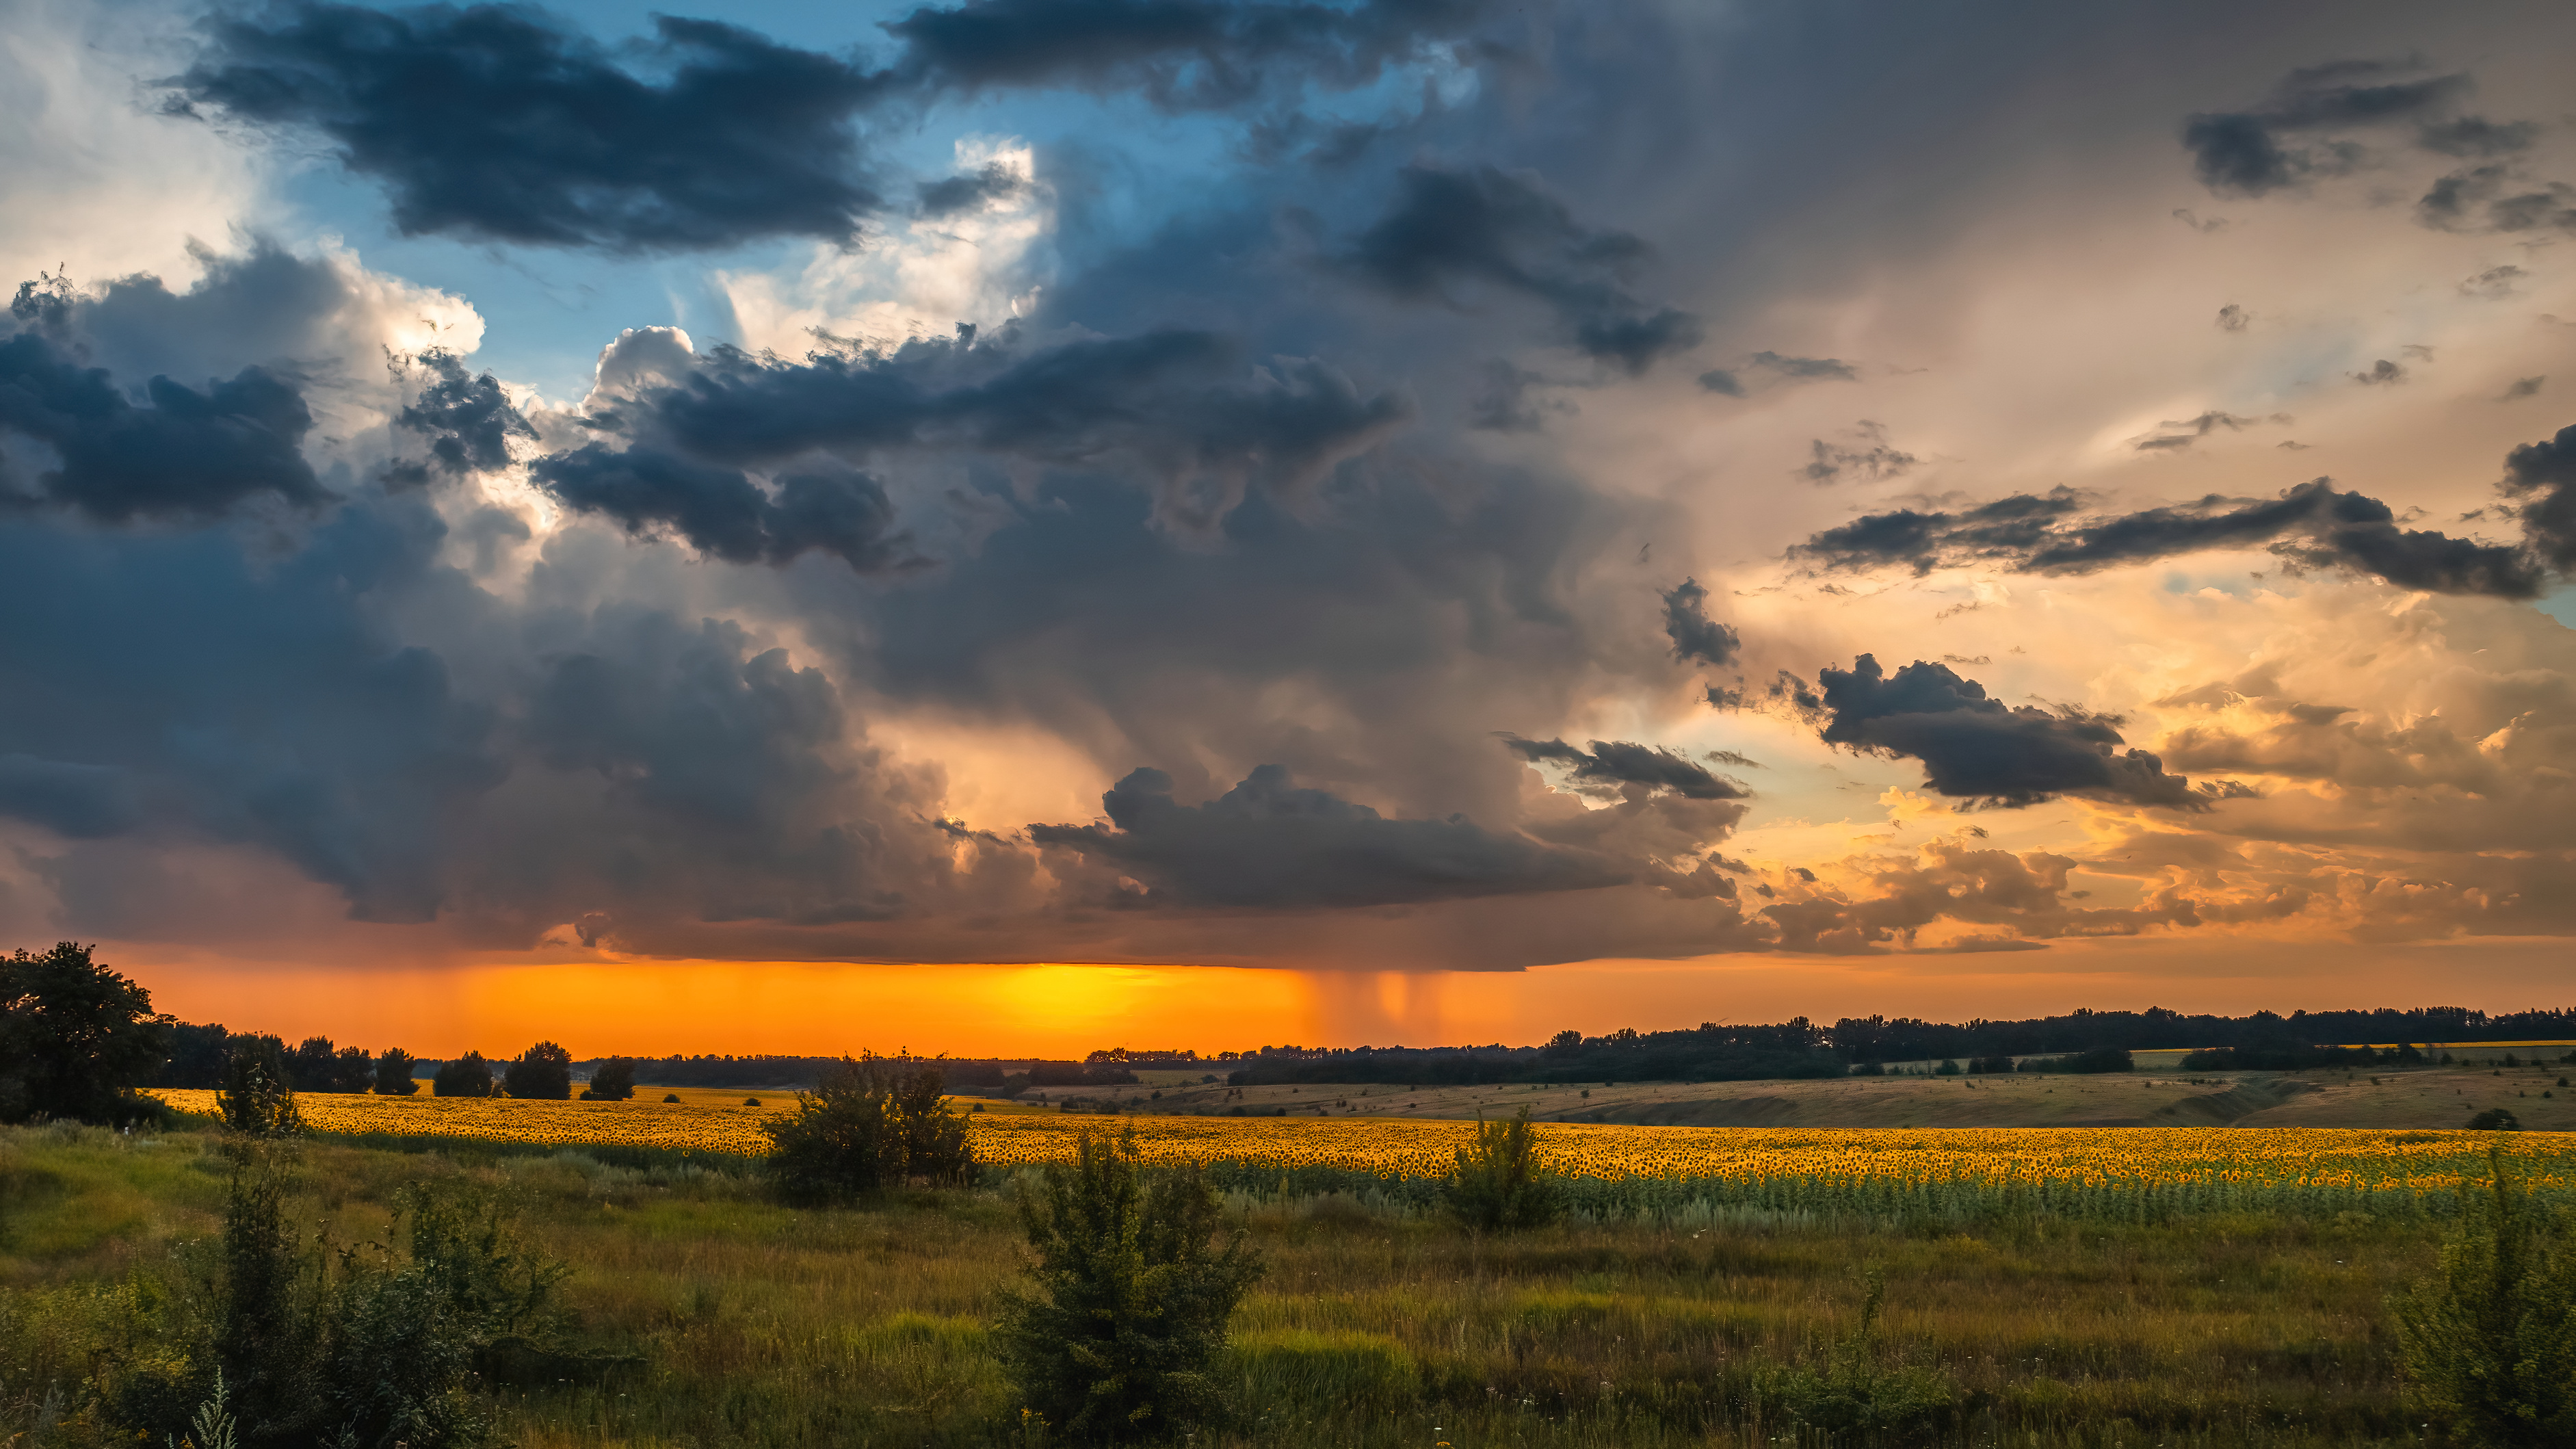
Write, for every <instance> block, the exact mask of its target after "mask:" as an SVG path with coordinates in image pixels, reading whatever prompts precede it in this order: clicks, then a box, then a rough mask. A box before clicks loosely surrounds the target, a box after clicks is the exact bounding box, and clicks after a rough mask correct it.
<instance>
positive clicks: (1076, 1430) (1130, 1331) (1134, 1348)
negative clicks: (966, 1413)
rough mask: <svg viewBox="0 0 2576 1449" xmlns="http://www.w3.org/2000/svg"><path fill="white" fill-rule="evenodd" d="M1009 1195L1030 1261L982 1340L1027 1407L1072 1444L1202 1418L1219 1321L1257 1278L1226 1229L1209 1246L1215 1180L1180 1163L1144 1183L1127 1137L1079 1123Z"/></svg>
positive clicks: (1172, 1429) (1248, 1255) (1211, 1386)
mask: <svg viewBox="0 0 2576 1449" xmlns="http://www.w3.org/2000/svg"><path fill="white" fill-rule="evenodd" d="M1074 1151H1075V1159H1074V1161H1073V1162H1072V1164H1070V1165H1066V1164H1061V1163H1053V1164H1049V1165H1048V1167H1047V1168H1046V1172H1045V1177H1044V1180H1043V1184H1044V1185H1043V1186H1042V1187H1040V1188H1039V1189H1037V1190H1036V1191H1034V1192H1029V1193H1026V1194H1024V1195H1023V1196H1022V1197H1021V1199H1020V1218H1021V1223H1022V1225H1023V1226H1024V1227H1025V1228H1026V1229H1027V1231H1028V1237H1029V1246H1030V1248H1031V1249H1033V1250H1034V1251H1035V1252H1036V1254H1037V1261H1036V1263H1034V1264H1033V1265H1032V1266H1031V1267H1030V1269H1029V1283H1028V1285H1027V1286H1026V1287H1025V1288H1023V1289H1019V1290H1015V1291H1012V1292H1009V1293H1006V1294H1005V1295H1004V1298H1003V1302H1002V1311H1001V1317H1000V1321H999V1324H998V1325H997V1327H996V1329H995V1331H994V1339H995V1345H996V1347H997V1349H998V1350H999V1352H1000V1355H1001V1358H1002V1362H1003V1365H1004V1367H1005V1368H1006V1369H1007V1370H1008V1371H1009V1373H1010V1375H1011V1379H1012V1382H1013V1383H1014V1384H1015V1385H1016V1386H1017V1387H1018V1389H1019V1391H1020V1395H1021V1402H1022V1403H1023V1404H1024V1405H1025V1406H1026V1408H1027V1411H1028V1412H1029V1413H1030V1414H1032V1415H1035V1416H1037V1417H1039V1418H1042V1419H1044V1421H1045V1422H1046V1424H1047V1425H1048V1426H1050V1427H1051V1428H1053V1429H1054V1430H1055V1431H1057V1432H1059V1433H1062V1434H1064V1435H1065V1436H1066V1437H1068V1438H1070V1439H1072V1440H1074V1441H1076V1442H1089V1443H1103V1442H1106V1443H1116V1442H1123V1441H1130V1440H1137V1439H1150V1438H1160V1437H1166V1436H1169V1435H1171V1434H1174V1433H1176V1432H1178V1431H1180V1430H1182V1429H1184V1428H1187V1427H1189V1426H1191V1425H1194V1424H1201V1423H1205V1422H1208V1421H1209V1420H1211V1419H1213V1418H1215V1417H1216V1416H1217V1415H1218V1413H1219V1412H1220V1411H1221V1409H1222V1407H1223V1400H1222V1398H1221V1396H1220V1394H1219V1392H1218V1390H1217V1386H1216V1382H1215V1379H1214V1376H1213V1370H1214V1368H1215V1364H1216V1360H1217V1357H1218V1355H1219V1354H1221V1353H1222V1352H1223V1351H1224V1349H1225V1346H1226V1323H1227V1320H1228V1319H1230V1318H1231V1317H1232V1316H1233V1314H1234V1309H1235V1305H1236V1304H1238V1303H1240V1302H1241V1301H1242V1299H1243V1295H1244V1294H1245V1292H1247V1291H1248V1290H1250V1288H1251V1287H1252V1285H1253V1283H1254V1282H1255V1281H1256V1280H1257V1279H1258V1278H1259V1277H1260V1276H1261V1271H1262V1264H1261V1260H1260V1258H1259V1257H1258V1256H1257V1255H1256V1254H1255V1253H1254V1252H1253V1251H1252V1249H1251V1248H1250V1247H1249V1246H1248V1245H1247V1244H1246V1243H1245V1241H1244V1235H1243V1234H1242V1232H1241V1231H1237V1232H1235V1233H1234V1234H1233V1235H1232V1236H1231V1237H1230V1238H1229V1239H1228V1240H1227V1241H1226V1244H1225V1247H1224V1249H1223V1251H1221V1252H1211V1251H1210V1250H1209V1246H1208V1242H1209V1239H1210V1238H1211V1237H1212V1236H1214V1234H1215V1232H1216V1230H1217V1217H1218V1212H1219V1209H1218V1206H1217V1198H1216V1192H1215V1190H1214V1189H1213V1188H1211V1187H1210V1186H1209V1185H1208V1182H1207V1179H1206V1177H1205V1176H1203V1175H1202V1174H1201V1173H1200V1171H1199V1169H1198V1168H1197V1167H1196V1166H1195V1165H1193V1166H1191V1167H1188V1168H1184V1169H1181V1170H1179V1171H1175V1172H1169V1173H1164V1174H1159V1175H1157V1176H1156V1177H1155V1178H1154V1179H1153V1180H1152V1182H1151V1183H1150V1184H1149V1183H1147V1182H1145V1181H1144V1180H1143V1178H1142V1175H1141V1174H1140V1173H1139V1172H1138V1170H1137V1166H1136V1138H1135V1134H1134V1133H1133V1132H1132V1131H1131V1132H1124V1133H1121V1134H1120V1135H1119V1136H1118V1138H1117V1139H1116V1140H1115V1141H1108V1140H1103V1139H1099V1138H1095V1137H1093V1136H1091V1135H1090V1134H1089V1133H1084V1134H1083V1135H1082V1137H1081V1138H1080V1140H1079V1141H1078V1142H1077V1143H1076V1144H1075V1149H1074Z"/></svg>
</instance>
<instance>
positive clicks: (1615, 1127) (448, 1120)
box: [160, 1091, 2576, 1219]
mask: <svg viewBox="0 0 2576 1449" xmlns="http://www.w3.org/2000/svg"><path fill="white" fill-rule="evenodd" d="M160 1095H161V1096H162V1098H163V1099H164V1100H165V1101H168V1102H169V1103H170V1104H171V1105H172V1106H174V1107H177V1108H179V1109H180V1110H182V1111H185V1112H190V1113H195V1114H208V1115H210V1114H211V1113H212V1110H213V1105H214V1104H213V1094H212V1093H210V1092H176V1091H172V1092H164V1093H161V1094H160ZM786 1100H788V1099H774V1100H773V1099H764V1101H763V1105H761V1106H759V1107H753V1106H749V1105H746V1104H745V1103H744V1102H743V1100H742V1099H741V1098H735V1099H733V1100H732V1101H731V1102H722V1101H708V1102H698V1103H690V1102H686V1101H683V1102H680V1103H664V1102H658V1101H635V1102H580V1101H569V1102H549V1101H516V1100H511V1099H508V1098H490V1097H482V1098H421V1097H408V1098H400V1097H395V1098H388V1097H373V1096H355V1095H352V1096H335V1095H322V1094H309V1093H308V1094H306V1095H304V1096H302V1097H300V1098H298V1103H299V1105H300V1107H301V1109H302V1111H303V1114H304V1116H305V1119H306V1121H307V1122H308V1124H309V1125H310V1126H311V1127H312V1128H313V1129H314V1130H316V1131H320V1132H327V1133H335V1134H351V1135H357V1136H362V1137H364V1136H373V1137H379V1138H382V1139H385V1140H386V1141H387V1142H388V1144H389V1145H395V1144H399V1145H412V1146H433V1147H434V1146H438V1145H440V1144H442V1143H454V1144H455V1145H456V1146H457V1147H458V1148H459V1149H463V1148H466V1147H469V1146H471V1145H472V1144H476V1143H506V1144H511V1145H514V1146H516V1147H520V1148H529V1147H536V1148H545V1147H563V1148H586V1149H590V1150H593V1151H595V1152H600V1151H613V1152H618V1153H641V1154H644V1155H645V1156H646V1157H647V1158H648V1159H649V1158H652V1157H659V1156H664V1155H667V1156H672V1157H676V1158H681V1159H686V1158H689V1157H691V1156H695V1157H697V1158H699V1159H702V1160H709V1161H721V1160H739V1159H747V1158H751V1157H755V1156H757V1155H759V1154H760V1153H762V1152H763V1151H765V1150H766V1146H767V1143H766V1139H765V1138H764V1137H763V1136H762V1135H761V1133H760V1131H759V1124H760V1122H761V1120H762V1118H763V1117H764V1116H765V1115H768V1114H771V1113H775V1112H778V1111H781V1110H784V1107H783V1103H784V1102H785V1101H786ZM969 1120H970V1123H971V1129H970V1140H971V1141H972V1143H973V1148H974V1152H975V1156H976V1158H977V1159H978V1160H979V1161H981V1162H983V1163H985V1164H987V1165H989V1166H991V1167H994V1168H998V1169H1005V1170H1007V1169H1013V1168H1023V1167H1033V1166H1037V1165H1040V1164H1044V1163H1049V1162H1062V1161H1066V1160H1069V1159H1070V1158H1071V1157H1072V1155H1073V1151H1074V1145H1075V1143H1076V1141H1077V1140H1078V1138H1079V1136H1080V1135H1081V1134H1083V1133H1085V1132H1101V1131H1111V1130H1132V1131H1133V1132H1134V1133H1135V1134H1136V1136H1137V1139H1138V1143H1139V1147H1140V1149H1141V1150H1142V1152H1143V1154H1144V1157H1145V1159H1146V1160H1147V1161H1149V1162H1153V1163H1162V1164H1173V1165H1177V1164H1180V1163H1183V1162H1199V1163H1204V1164H1212V1165H1218V1166H1220V1167H1222V1168H1223V1169H1224V1170H1225V1174H1226V1180H1239V1181H1244V1182H1251V1181H1254V1180H1256V1179H1259V1180H1262V1181H1264V1182H1269V1181H1272V1180H1275V1179H1276V1178H1277V1177H1278V1176H1279V1175H1281V1174H1294V1175H1296V1176H1295V1181H1296V1183H1297V1184H1298V1185H1300V1186H1303V1187H1305V1188H1309V1189H1313V1190H1318V1191H1321V1190H1335V1189H1339V1190H1348V1191H1354V1192H1377V1193H1381V1194H1390V1195H1392V1200H1394V1201H1412V1200H1418V1199H1421V1198H1422V1197H1423V1196H1424V1195H1425V1194H1426V1193H1427V1191H1428V1189H1429V1184H1430V1183H1432V1182H1433V1181H1435V1180H1437V1179H1438V1178H1440V1177H1441V1176H1442V1175H1443V1174H1445V1173H1446V1172H1447V1171H1448V1168H1449V1165H1450V1163H1451V1162H1452V1161H1453V1159H1454V1154H1455V1152H1456V1150H1457V1148H1458V1147H1460V1146H1461V1145H1463V1144H1464V1143H1465V1142H1466V1141H1467V1140H1468V1138H1469V1135H1470V1133H1471V1132H1472V1130H1473V1129H1472V1127H1471V1126H1470V1125H1469V1124H1468V1123H1465V1122H1461V1121H1458V1120H1456V1119H1422V1120H1401V1119H1398V1120H1389V1119H1385V1118H1373V1117H1285V1118H1274V1117H1232V1116H1173V1115H1153V1114H1148V1113H1136V1114H1133V1115H1124V1116H1120V1117H1118V1118H1115V1119H1110V1120H1104V1119H1102V1118H1101V1117H1099V1116H1096V1115H1090V1114H1084V1113H1074V1112H1063V1111H1057V1112H1042V1111H1024V1112H1015V1113H991V1112H986V1113H977V1114H974V1115H973V1116H972V1117H970V1119H969ZM2498 1143H2502V1144H2503V1145H2504V1146H2506V1147H2507V1148H2508V1149H2509V1150H2510V1151H2511V1153H2512V1154H2513V1156H2514V1158H2515V1159H2516V1160H2517V1161H2519V1162H2521V1163H2523V1164H2524V1171H2525V1172H2526V1173H2527V1174H2528V1175H2529V1176H2530V1179H2531V1181H2532V1184H2533V1186H2534V1187H2535V1188H2537V1189H2540V1190H2542V1191H2544V1192H2548V1193H2551V1194H2576V1134H2538V1133H2518V1134H2510V1135H2506V1134H2495V1133H2484V1132H2426V1131H2405V1130H2399V1131H2390V1130H2386V1129H2375V1130H2362V1129H2331V1128H2283V1129H2274V1130H2268V1131H2245V1130H2238V1129H2231V1128H2223V1127H2205V1126H2202V1127H2187V1126H2178V1127H2170V1128H2164V1129H2157V1130H2146V1131H2120V1130H2114V1129H2106V1128H2082V1127H2076V1128H2035V1129H2033V1128H1701V1127H1688V1126H1663V1125H1619V1124H1609V1123H1591V1122H1582V1123H1565V1122H1554V1123H1548V1124H1545V1125H1544V1126H1542V1127H1541V1129H1540V1135H1539V1152H1540V1157H1541V1160H1542V1162H1543V1163H1544V1164H1545V1165H1546V1166H1547V1167H1548V1168H1549V1169H1550V1170H1552V1171H1555V1172H1557V1173H1559V1174H1562V1175H1564V1176H1566V1177H1568V1178H1571V1179H1575V1180H1576V1183H1575V1190H1576V1191H1577V1194H1578V1198H1577V1200H1578V1202H1580V1203H1583V1204H1587V1205H1589V1207H1590V1208H1591V1210H1593V1211H1596V1212H1599V1213H1603V1214H1609V1215H1634V1214H1639V1213H1647V1214H1656V1213H1663V1214H1669V1213H1671V1212H1674V1211H1678V1210H1681V1207H1682V1205H1684V1204H1695V1205H1697V1209H1696V1210H1708V1209H1714V1208H1719V1207H1740V1206H1747V1205H1760V1206H1766V1207H1773V1208H1812V1209H1821V1210H1831V1211H1846V1210H1852V1207H1853V1204H1852V1202H1851V1200H1850V1199H1849V1198H1848V1194H1849V1193H1852V1192H1898V1193H1905V1194H1912V1196H1911V1197H1910V1198H1908V1199H1907V1202H1909V1203H1910V1204H1911V1206H1909V1207H1906V1208H1904V1209H1903V1210H1905V1211H1911V1212H1920V1213H1929V1214H1932V1215H1934V1216H1940V1217H1951V1218H1961V1219H1969V1218H1976V1217H1981V1216H1989V1215H1993V1214H1997V1213H2009V1212H2021V1211H2033V1210H2038V1211H2047V1212H2058V1213H2074V1214H2079V1215H2096V1216H2098V1215H2101V1214H2103V1213H2106V1212H2114V1211H2118V1210H2119V1209H2118V1208H2117V1207H2116V1206H2115V1205H2114V1204H2116V1203H2122V1202H2128V1201H2129V1200H2131V1199H2132V1198H2136V1197H2137V1195H2138V1194H2141V1193H2144V1194H2148V1197H2147V1198H2144V1199H2139V1201H2142V1202H2148V1203H2150V1204H2151V1207H2152V1210H2153V1211H2154V1212H2156V1213H2162V1214H2171V1213H2200V1212H2210V1211H2218V1210H2225V1209H2236V1208H2245V1207H2267V1208H2268V1207H2272V1206H2277V1205H2281V1204H2286V1203H2290V1202H2292V1201H2297V1202H2301V1203H2304V1204H2305V1205H2306V1206H2307V1207H2308V1208H2310V1209H2313V1210H2318V1211H2345V1210H2365V1211H2372V1212H2411V1211H2414V1210H2416V1208H2417V1207H2418V1205H2419V1203H2420V1202H2421V1201H2422V1200H2424V1199H2427V1198H2428V1197H2431V1196H2440V1195H2447V1194H2449V1193H2450V1192H2452V1191H2453V1190H2454V1189H2455V1188H2456V1187H2457V1186H2458V1185H2459V1183H2460V1182H2461V1181H2462V1178H2463V1174H2474V1173H2476V1172H2477V1171H2479V1170H2480V1169H2481V1167H2482V1164H2483V1162H2484V1158H2485V1153H2486V1151H2487V1149H2488V1147H2490V1146H2491V1145H2496V1144H2498ZM2031 1194H2037V1196H2036V1197H2032V1196H2030V1195H2031ZM2088 1194H2089V1196H2088ZM2105 1194H2108V1196H2107V1197H2106V1196H2104V1195H2105ZM1882 1206H1886V1207H1887V1208H1888V1210H1891V1211H1893V1210H1897V1208H1896V1206H1895V1205H1894V1200H1893V1199H1890V1200H1887V1202H1886V1203H1883V1204H1882Z"/></svg>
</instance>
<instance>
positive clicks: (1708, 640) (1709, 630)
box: [1664, 579, 1744, 668]
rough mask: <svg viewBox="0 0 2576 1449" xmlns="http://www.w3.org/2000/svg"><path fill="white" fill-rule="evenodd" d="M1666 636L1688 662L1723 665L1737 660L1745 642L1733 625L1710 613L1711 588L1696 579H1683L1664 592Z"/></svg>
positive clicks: (1681, 657) (1682, 658)
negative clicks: (1739, 650)
mask: <svg viewBox="0 0 2576 1449" xmlns="http://www.w3.org/2000/svg"><path fill="white" fill-rule="evenodd" d="M1664 637H1666V638H1668V639H1670V640H1672V641H1673V654H1674V655H1675V656H1676V657H1677V658H1679V659H1680V660H1681V661H1682V662H1683V663H1685V664H1694V663H1695V664H1710V665H1716V666H1719V667H1721V668H1723V667H1724V666H1726V665H1728V664H1731V663H1733V662H1734V660H1735V651H1736V650H1737V649H1738V648H1740V647H1741V646H1742V644H1743V642H1744V641H1743V640H1741V639H1739V638H1737V637H1736V633H1735V631H1734V630H1733V629H1730V628H1728V627H1727V626H1726V625H1724V624H1720V623H1718V622H1716V621H1715V620H1713V619H1711V618H1709V616H1708V590H1707V589H1704V588H1702V587H1700V583H1699V580H1697V579H1684V580H1682V581H1681V582H1680V583H1678V584H1675V585H1673V586H1672V588H1670V589H1668V590H1666V591H1665V593H1664Z"/></svg>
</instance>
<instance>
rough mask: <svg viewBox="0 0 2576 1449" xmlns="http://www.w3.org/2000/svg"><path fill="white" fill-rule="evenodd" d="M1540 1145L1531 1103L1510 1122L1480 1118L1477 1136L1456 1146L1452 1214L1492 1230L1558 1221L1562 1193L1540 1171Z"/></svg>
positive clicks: (1448, 1198) (1449, 1200) (1449, 1193)
mask: <svg viewBox="0 0 2576 1449" xmlns="http://www.w3.org/2000/svg"><path fill="white" fill-rule="evenodd" d="M1537 1148H1538V1144H1537V1140H1536V1134H1535V1133H1534V1132H1533V1131H1532V1130H1531V1127H1530V1111H1529V1108H1527V1107H1523V1108H1521V1109H1520V1111H1519V1112H1518V1113H1516V1114H1515V1115H1513V1116H1512V1117H1511V1118H1510V1119H1509V1120H1507V1121H1502V1122H1487V1121H1485V1120H1483V1119H1482V1118H1479V1119H1477V1122H1476V1140H1475V1141H1474V1142H1473V1143H1471V1144H1469V1145H1468V1146H1465V1147H1461V1148H1459V1149H1458V1166H1457V1168H1456V1170H1454V1171H1453V1172H1451V1173H1450V1175H1449V1184H1448V1187H1447V1189H1446V1192H1445V1195H1444V1197H1445V1205H1446V1206H1447V1208H1448V1209H1449V1212H1450V1214H1451V1215H1452V1216H1454V1217H1456V1218H1457V1219H1458V1220H1459V1221H1460V1222H1462V1223H1464V1224H1466V1225H1467V1226H1468V1227H1470V1228H1473V1229H1475V1230H1477V1231H1479V1232H1488V1233H1505V1232H1516V1231H1518V1230H1520V1229H1523V1228H1535V1227H1542V1226H1545V1225H1546V1224H1548V1223H1551V1222H1554V1221H1555V1220H1556V1217H1557V1214H1558V1213H1559V1212H1561V1211H1562V1210H1563V1201H1562V1199H1563V1194H1562V1193H1560V1192H1559V1191H1558V1189H1557V1185H1556V1183H1555V1181H1554V1180H1553V1179H1552V1178H1550V1177H1549V1176H1548V1175H1547V1174H1546V1173H1544V1172H1542V1171H1540V1170H1539V1166H1538V1151H1537Z"/></svg>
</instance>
